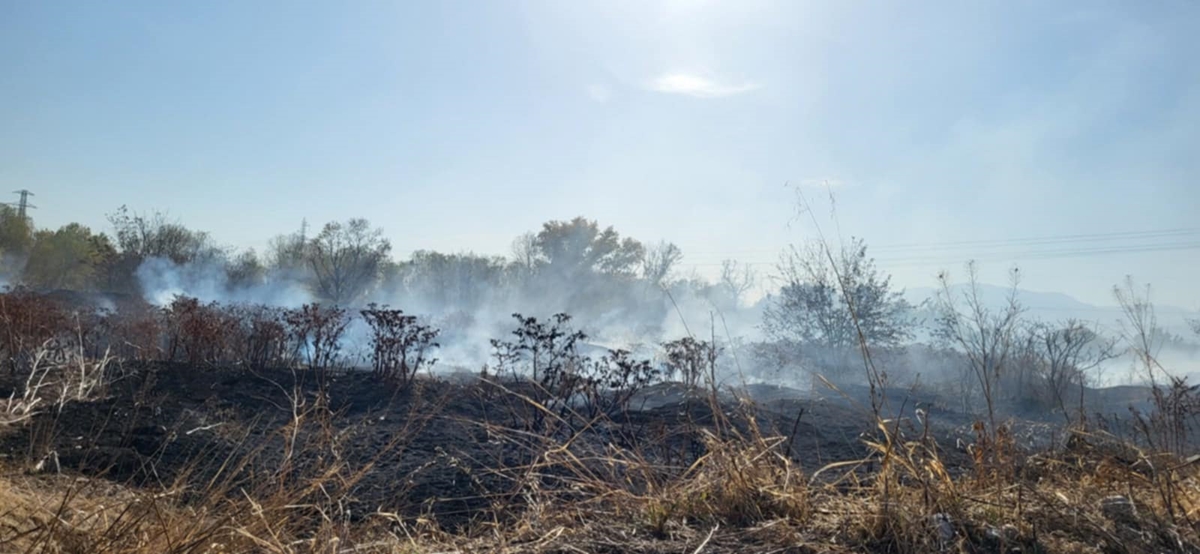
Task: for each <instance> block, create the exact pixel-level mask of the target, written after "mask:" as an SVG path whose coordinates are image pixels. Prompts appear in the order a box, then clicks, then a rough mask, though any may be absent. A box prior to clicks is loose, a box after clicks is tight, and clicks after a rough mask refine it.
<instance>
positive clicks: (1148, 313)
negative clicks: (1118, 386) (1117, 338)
mask: <svg viewBox="0 0 1200 554" xmlns="http://www.w3.org/2000/svg"><path fill="white" fill-rule="evenodd" d="M1113 296H1114V297H1115V298H1116V299H1117V303H1118V304H1120V306H1121V312H1122V314H1123V315H1124V319H1123V320H1122V321H1121V322H1120V323H1121V338H1122V339H1123V340H1124V342H1125V344H1126V346H1127V348H1128V352H1129V353H1130V354H1132V355H1133V356H1134V358H1135V359H1136V360H1137V362H1138V368H1139V369H1141V370H1142V371H1143V372H1144V374H1145V377H1146V379H1147V380H1148V381H1149V382H1150V384H1151V386H1157V385H1158V382H1159V380H1158V378H1157V376H1156V375H1155V374H1156V372H1160V371H1161V372H1163V373H1164V374H1166V369H1164V368H1163V367H1162V365H1160V364H1159V363H1158V352H1159V350H1161V349H1162V346H1163V343H1164V339H1165V338H1166V336H1165V333H1164V332H1163V330H1162V328H1160V327H1159V326H1158V316H1157V315H1155V313H1154V304H1152V303H1151V302H1150V285H1146V286H1145V288H1144V289H1143V290H1142V291H1141V292H1139V291H1138V288H1137V286H1136V285H1135V284H1134V282H1133V277H1132V276H1126V277H1125V284H1124V286H1114V287H1113ZM1166 376H1167V377H1168V378H1169V377H1170V375H1166Z"/></svg>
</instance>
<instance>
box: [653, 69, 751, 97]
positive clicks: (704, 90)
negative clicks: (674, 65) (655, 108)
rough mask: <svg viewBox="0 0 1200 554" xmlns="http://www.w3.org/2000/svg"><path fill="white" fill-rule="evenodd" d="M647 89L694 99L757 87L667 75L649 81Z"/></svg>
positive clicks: (740, 91) (685, 74)
mask: <svg viewBox="0 0 1200 554" xmlns="http://www.w3.org/2000/svg"><path fill="white" fill-rule="evenodd" d="M649 88H650V90H653V91H655V92H662V93H665V94H683V95H686V96H692V97H695V98H723V97H726V96H733V95H735V94H742V93H744V92H750V91H752V90H756V89H758V88H759V85H757V84H755V83H749V82H746V83H741V84H737V85H730V84H725V83H718V82H716V81H712V80H710V79H706V78H704V77H700V76H698V75H689V74H687V73H667V74H665V75H662V76H661V77H658V78H657V79H654V80H653V81H651V82H650V85H649Z"/></svg>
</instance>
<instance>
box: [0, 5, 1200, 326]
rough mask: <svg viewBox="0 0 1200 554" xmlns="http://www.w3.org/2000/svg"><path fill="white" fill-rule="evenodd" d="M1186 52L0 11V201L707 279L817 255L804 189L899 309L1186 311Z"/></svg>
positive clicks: (805, 22) (1191, 169)
mask: <svg viewBox="0 0 1200 554" xmlns="http://www.w3.org/2000/svg"><path fill="white" fill-rule="evenodd" d="M1198 52H1200V3H1196V2H1192V1H1183V0H1159V1H1153V2H1138V1H1129V2H1123V3H1116V2H1101V1H1092V0H1089V1H1084V2H1067V1H1054V2H1045V1H1037V2H1013V1H1003V2H994V3H989V2H981V1H970V2H961V1H952V2H883V1H881V2H872V3H864V2H841V1H838V2H833V1H828V2H819V3H817V2H813V3H804V2H799V1H791V0H788V1H781V2H747V1H743V0H739V1H731V2H727V3H719V2H705V1H684V0H677V1H666V2H660V3H657V4H655V3H651V2H645V1H641V0H639V1H629V2H609V1H596V2H584V1H568V2H558V1H549V0H547V1H545V2H512V1H503V2H502V1H489V2H484V1H474V0H473V1H463V2H446V1H439V2H365V1H354V2H324V3H312V2H297V1H289V2H278V3H275V2H266V1H258V0H255V1H249V2H247V1H232V2H213V1H206V2H163V1H159V0H156V1H148V2H132V1H129V2H90V1H89V2H66V1H59V2H29V1H25V0H0V187H8V189H2V188H0V190H12V189H18V188H28V189H30V190H33V191H34V192H35V193H36V194H37V196H36V197H35V198H34V199H33V200H34V202H35V203H36V204H37V205H38V206H39V208H38V210H36V211H35V212H34V216H35V218H36V221H37V223H38V224H39V225H41V226H58V225H61V224H63V223H66V222H68V221H80V222H83V223H86V224H89V225H91V226H93V227H94V228H98V229H105V228H106V224H105V221H104V214H105V213H107V212H111V211H113V210H114V209H115V208H117V207H118V206H120V205H122V204H128V205H129V206H130V208H131V209H134V210H138V211H148V210H154V209H159V210H165V211H168V212H169V213H170V214H172V215H174V216H176V217H178V218H179V219H181V220H182V221H183V222H184V223H186V224H187V225H189V226H192V227H195V228H200V229H205V230H208V231H210V232H212V233H213V235H214V236H215V237H216V238H217V239H218V240H219V241H221V242H223V243H227V244H230V245H234V246H239V247H251V246H252V247H261V246H262V245H263V244H264V243H265V241H266V239H267V238H268V237H269V236H271V235H275V234H279V233H284V232H290V231H292V230H294V229H296V228H297V227H298V226H299V224H300V221H301V219H302V218H308V220H309V221H310V222H311V223H313V224H314V225H317V224H320V223H323V222H325V221H328V220H331V219H343V218H347V217H366V218H368V219H370V220H371V221H372V222H375V223H377V224H379V225H382V226H383V227H384V228H385V229H386V230H387V232H388V234H389V236H390V238H391V239H392V241H393V244H394V246H395V249H396V252H397V253H398V254H399V255H401V256H405V255H407V254H408V253H409V252H410V251H412V250H413V249H417V248H432V249H438V250H445V251H462V250H474V251H477V252H483V253H496V254H506V253H508V251H509V244H510V242H511V241H512V239H513V238H514V237H515V236H516V235H518V234H520V233H522V232H524V231H528V230H534V229H536V228H537V227H538V226H540V224H541V223H542V222H543V221H546V220H549V219H566V218H570V217H573V216H575V215H585V216H587V217H590V218H594V219H597V220H599V221H600V222H601V223H602V224H604V225H613V226H615V227H616V229H617V230H618V231H620V232H621V233H623V234H627V235H631V236H633V237H636V238H639V239H642V240H644V241H647V242H650V241H656V240H658V239H666V240H670V241H673V242H675V243H677V244H678V245H679V246H680V247H682V249H683V250H684V253H685V255H686V258H685V260H684V261H685V263H686V264H690V265H688V266H686V267H685V270H687V271H691V270H692V269H696V270H698V271H701V272H702V273H710V272H712V271H713V270H714V269H715V267H716V264H718V263H719V261H720V260H721V259H722V258H738V259H742V260H745V261H748V262H752V263H758V264H761V265H760V266H759V267H760V268H761V269H763V270H768V269H769V268H770V264H771V263H772V262H773V261H774V260H775V259H776V258H777V254H778V252H779V250H780V248H781V247H782V246H783V245H785V244H787V243H789V242H794V241H800V240H804V239H805V238H806V237H810V236H812V234H813V231H814V229H813V226H812V225H811V224H809V223H807V222H806V221H807V220H806V219H801V220H795V217H794V216H795V194H796V190H799V191H802V192H803V193H804V194H805V195H807V196H808V197H809V199H810V200H811V201H812V202H813V203H814V204H815V205H816V206H817V210H816V211H817V213H818V215H819V217H820V219H821V220H822V221H823V224H822V225H823V230H824V231H825V232H826V234H828V235H830V236H831V237H835V236H837V235H838V234H839V233H840V234H841V235H843V236H847V237H848V236H850V235H858V236H863V237H865V238H866V239H867V241H868V243H869V244H871V245H873V250H874V251H875V253H876V256H877V257H878V258H880V260H881V263H882V264H883V265H884V267H885V268H887V269H889V270H890V271H892V272H893V273H894V274H895V278H896V281H897V282H898V283H899V284H901V285H906V286H928V285H930V284H932V283H933V275H934V274H935V273H936V271H937V270H938V269H939V268H940V267H948V268H950V269H952V270H954V269H958V268H959V267H960V266H959V263H960V261H961V259H963V258H965V257H969V256H970V255H972V254H973V255H976V256H978V257H980V258H981V259H982V260H984V262H985V263H984V266H983V267H984V270H985V277H986V278H987V280H989V281H992V282H1002V281H1003V273H1004V270H1005V269H1006V268H1007V267H1008V266H1009V265H1010V264H1011V263H1013V262H1014V261H1016V262H1019V263H1020V265H1021V267H1022V269H1023V272H1024V273H1025V274H1026V281H1025V286H1026V287H1027V288H1031V289H1035V290H1057V291H1063V292H1067V293H1069V294H1072V295H1074V296H1076V297H1078V298H1080V299H1083V300H1085V301H1091V302H1098V303H1111V301H1110V296H1109V289H1110V287H1111V285H1112V284H1113V283H1115V282H1117V281H1118V280H1120V279H1121V278H1122V277H1123V276H1124V275H1125V274H1127V273H1132V274H1134V275H1135V276H1136V277H1138V278H1139V279H1140V280H1142V281H1149V282H1152V283H1153V284H1154V286H1155V289H1156V291H1157V292H1156V299H1157V300H1159V301H1161V302H1164V303H1173V304H1178V305H1182V306H1184V307H1187V308H1192V309H1196V308H1200V286H1198V284H1200V283H1198V279H1197V276H1198V275H1200V221H1197V219H1196V214H1197V213H1198V211H1200V210H1198V209H1200V188H1198V187H1200V183H1198V182H1197V176H1198V175H1200V58H1198V56H1197V53H1198ZM785 183H791V184H792V185H793V187H794V188H792V189H789V188H785V186H784V184H785ZM821 183H828V185H829V187H830V189H832V190H833V192H834V193H835V196H836V202H837V204H836V206H837V208H836V209H837V223H838V225H837V226H834V224H833V223H832V222H831V221H830V219H829V217H828V216H829V203H828V200H827V198H828V195H827V193H826V189H825V188H824V186H822V185H821ZM838 227H840V231H839V229H838ZM1162 231H1170V232H1162ZM1130 233H1141V234H1130ZM1018 239H1038V240H1018ZM1045 239H1052V240H1045ZM964 241H974V243H973V244H969V245H958V246H953V245H951V246H945V243H953V242H964ZM979 241H992V242H979ZM897 245H909V246H905V247H903V248H901V247H898V246H897ZM936 245H942V246H936ZM959 273H961V271H959Z"/></svg>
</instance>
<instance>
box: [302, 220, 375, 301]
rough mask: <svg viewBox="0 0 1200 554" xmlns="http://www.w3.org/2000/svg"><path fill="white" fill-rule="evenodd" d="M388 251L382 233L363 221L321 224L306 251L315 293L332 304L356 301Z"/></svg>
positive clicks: (371, 281) (373, 276)
mask: <svg viewBox="0 0 1200 554" xmlns="http://www.w3.org/2000/svg"><path fill="white" fill-rule="evenodd" d="M391 250H392V245H391V243H390V242H388V240H387V239H385V238H383V230H382V229H378V228H374V229H373V228H371V224H370V222H368V221H367V220H365V219H351V220H349V221H347V222H345V223H339V222H336V221H335V222H330V223H327V224H325V227H324V228H323V229H321V233H320V234H318V235H317V236H316V237H314V238H313V239H312V242H311V243H310V244H309V249H308V262H309V266H310V267H311V268H312V271H313V276H314V283H313V288H314V289H315V292H316V293H317V294H318V295H320V296H321V297H323V298H324V299H326V300H328V301H330V302H333V303H334V304H345V303H350V302H353V301H355V300H357V299H358V298H360V297H361V296H362V295H363V294H364V293H365V292H366V291H367V289H368V288H370V286H371V285H372V284H374V282H375V280H376V279H377V278H378V277H379V272H380V270H381V269H382V267H383V265H384V262H386V261H387V258H388V254H389V253H391Z"/></svg>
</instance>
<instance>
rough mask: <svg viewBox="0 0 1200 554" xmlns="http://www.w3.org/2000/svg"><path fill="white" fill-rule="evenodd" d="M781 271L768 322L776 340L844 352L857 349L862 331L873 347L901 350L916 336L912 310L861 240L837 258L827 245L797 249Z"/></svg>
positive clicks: (766, 318)
mask: <svg viewBox="0 0 1200 554" xmlns="http://www.w3.org/2000/svg"><path fill="white" fill-rule="evenodd" d="M834 263H836V266H835V265H834ZM779 269H780V273H781V274H782V277H783V287H782V288H781V289H780V291H779V294H778V296H777V297H775V298H774V299H773V300H774V301H773V302H772V304H771V305H770V306H769V307H768V308H767V310H766V312H765V314H764V320H763V323H764V327H765V329H766V331H767V332H768V334H770V335H771V336H773V337H774V338H776V339H782V340H791V341H796V342H799V343H801V344H807V345H814V346H818V347H822V348H828V349H832V350H835V351H842V350H846V349H848V348H850V347H853V346H856V345H858V342H859V332H860V331H861V333H862V338H863V339H864V340H866V342H867V344H868V345H870V346H882V347H890V346H897V345H899V344H901V343H903V342H904V341H906V340H908V339H909V338H910V337H911V336H912V334H911V331H910V328H911V324H912V321H911V318H910V317H909V315H908V314H909V313H910V311H911V306H909V304H908V303H907V302H905V301H904V298H903V293H902V291H898V290H893V289H892V285H891V276H890V275H887V274H884V273H882V272H881V271H880V270H879V269H878V268H876V267H875V260H873V259H871V258H868V257H867V246H866V244H865V243H864V242H863V241H862V239H852V240H851V241H850V244H848V245H847V246H846V247H845V248H843V249H842V250H841V251H840V252H838V253H836V254H834V255H833V256H830V252H829V251H828V250H827V249H826V246H825V245H824V244H812V245H810V246H809V247H808V248H807V249H806V250H804V251H800V250H798V249H796V248H794V247H793V248H791V249H790V250H789V251H788V252H787V253H786V254H784V257H783V262H782V263H781V264H780V267H779Z"/></svg>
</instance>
